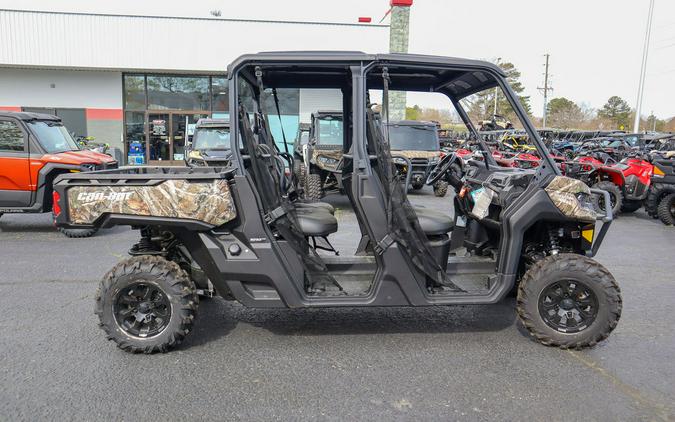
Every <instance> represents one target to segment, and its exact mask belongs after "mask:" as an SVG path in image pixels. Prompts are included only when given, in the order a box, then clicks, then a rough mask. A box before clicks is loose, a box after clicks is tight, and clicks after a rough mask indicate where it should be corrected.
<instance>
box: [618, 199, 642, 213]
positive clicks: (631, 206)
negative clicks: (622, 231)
mask: <svg viewBox="0 0 675 422" xmlns="http://www.w3.org/2000/svg"><path fill="white" fill-rule="evenodd" d="M640 208H642V201H633V200H629V199H624V200H623V203H622V204H621V212H625V213H630V212H635V211H637V210H639V209H640Z"/></svg>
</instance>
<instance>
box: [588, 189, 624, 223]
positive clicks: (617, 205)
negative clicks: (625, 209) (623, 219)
mask: <svg viewBox="0 0 675 422" xmlns="http://www.w3.org/2000/svg"><path fill="white" fill-rule="evenodd" d="M593 188H594V189H602V190H604V191H607V192H608V193H609V200H610V202H611V204H610V205H611V207H612V214H613V215H618V214H619V211H621V203H622V202H623V201H622V200H623V195H622V194H621V189H619V187H618V186H617V185H615V184H614V183H612V182H608V181H604V182H599V183H596V184H594V185H593ZM592 200H593V206H594V207H595V210H596V211H598V212H601V213H604V212H605V210H606V207H607V204H605V196H604V195H596V194H594V195H593V199H592Z"/></svg>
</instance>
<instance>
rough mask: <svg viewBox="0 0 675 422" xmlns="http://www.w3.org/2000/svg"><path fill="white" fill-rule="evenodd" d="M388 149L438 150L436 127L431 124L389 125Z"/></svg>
mask: <svg viewBox="0 0 675 422" xmlns="http://www.w3.org/2000/svg"><path fill="white" fill-rule="evenodd" d="M389 145H390V149H392V150H398V151H404V150H409V151H438V150H440V145H439V143H438V136H437V133H436V128H435V127H432V126H399V125H390V126H389Z"/></svg>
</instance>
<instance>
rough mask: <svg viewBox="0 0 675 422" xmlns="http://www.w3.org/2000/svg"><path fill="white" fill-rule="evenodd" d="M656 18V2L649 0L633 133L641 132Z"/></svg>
mask: <svg viewBox="0 0 675 422" xmlns="http://www.w3.org/2000/svg"><path fill="white" fill-rule="evenodd" d="M653 16H654V0H649V16H648V17H647V30H646V31H645V42H644V47H643V49H642V65H641V67H640V81H639V82H638V95H637V102H636V104H635V122H634V123H633V132H635V133H637V132H639V131H640V112H641V111H642V95H643V91H644V88H645V73H646V70H647V55H648V53H649V39H650V38H651V33H652V17H653Z"/></svg>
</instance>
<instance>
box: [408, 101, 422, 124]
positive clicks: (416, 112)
mask: <svg viewBox="0 0 675 422" xmlns="http://www.w3.org/2000/svg"><path fill="white" fill-rule="evenodd" d="M420 113H422V109H421V108H420V106H418V105H417V104H415V105H414V106H412V107H406V108H405V119H406V120H419V119H420Z"/></svg>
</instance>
